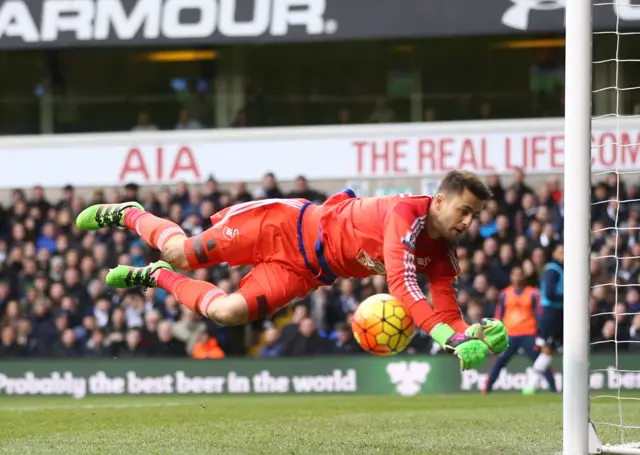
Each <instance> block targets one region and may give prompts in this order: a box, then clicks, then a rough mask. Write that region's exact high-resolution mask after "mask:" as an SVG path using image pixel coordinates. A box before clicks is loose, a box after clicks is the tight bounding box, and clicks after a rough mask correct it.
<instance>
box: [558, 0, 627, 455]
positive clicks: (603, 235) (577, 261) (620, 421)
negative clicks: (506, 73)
mask: <svg viewBox="0 0 640 455" xmlns="http://www.w3.org/2000/svg"><path fill="white" fill-rule="evenodd" d="M614 18H615V19H614ZM629 18H635V24H636V25H635V28H634V26H633V21H629ZM605 23H607V24H612V23H613V24H615V25H614V26H611V27H607V29H606V30H602V29H601V27H600V26H599V28H596V29H594V28H593V24H605ZM566 25H567V31H566V36H567V44H566V71H567V73H566V98H565V99H566V104H565V106H566V113H565V134H566V137H565V150H566V160H565V187H566V192H565V202H566V204H565V219H566V225H565V321H564V327H565V346H566V349H565V350H564V369H565V375H564V384H563V390H564V403H563V426H564V428H563V452H564V453H565V454H578V453H617V454H640V393H638V390H639V389H640V368H639V365H640V314H638V313H639V312H640V302H638V292H639V291H640V287H639V286H638V272H637V270H638V267H639V265H640V238H639V235H640V231H639V229H640V228H639V227H638V208H639V204H640V196H639V195H638V194H636V193H635V189H634V187H636V186H637V185H638V184H639V183H640V181H639V180H640V178H639V176H640V165H639V160H638V157H639V156H640V154H639V153H638V150H640V149H639V148H638V147H640V135H639V133H640V115H639V114H640V110H638V108H639V107H640V2H637V3H636V4H635V5H634V4H633V2H632V0H566ZM585 113H589V114H590V115H586V114H585ZM592 138H594V139H593V140H592ZM595 138H600V139H599V140H596V139H595ZM588 148H590V149H591V156H592V157H595V159H592V160H591V162H587V159H586V150H587V149H588ZM605 164H606V165H605ZM588 187H589V188H588ZM591 188H593V189H594V191H590V189H591ZM588 194H591V197H590V200H589V202H588V203H587V201H585V199H586V198H587V197H588V196H587V195H588ZM583 201H584V202H583ZM586 226H589V227H590V229H589V230H587V229H585V227H586ZM587 242H588V243H589V245H585V243H587ZM586 264H588V270H587V265H586ZM586 307H588V308H586ZM637 314H638V316H636V315H637ZM582 323H585V324H588V327H590V330H585V329H584V328H583V327H582V326H581V325H580V324H582ZM589 332H590V333H589ZM634 390H635V392H634ZM585 417H587V418H585ZM587 422H588V423H587Z"/></svg>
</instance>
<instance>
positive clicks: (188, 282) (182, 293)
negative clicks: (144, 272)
mask: <svg viewBox="0 0 640 455" xmlns="http://www.w3.org/2000/svg"><path fill="white" fill-rule="evenodd" d="M157 283H158V287H160V288H162V289H164V290H166V291H168V292H170V293H171V294H172V295H173V296H174V297H175V298H176V299H178V302H180V303H181V304H182V305H184V306H186V307H187V308H189V310H191V311H192V312H194V313H196V314H199V315H200V316H204V317H205V318H208V317H209V316H208V310H209V306H211V304H212V303H213V301H214V300H215V299H217V298H218V297H220V296H223V295H227V294H225V292H224V291H223V290H222V289H220V288H219V287H218V286H216V285H215V284H211V283H207V282H206V281H198V280H193V279H191V278H188V277H186V276H182V275H180V274H179V273H176V272H172V271H171V270H167V269H160V271H159V272H158V280H157Z"/></svg>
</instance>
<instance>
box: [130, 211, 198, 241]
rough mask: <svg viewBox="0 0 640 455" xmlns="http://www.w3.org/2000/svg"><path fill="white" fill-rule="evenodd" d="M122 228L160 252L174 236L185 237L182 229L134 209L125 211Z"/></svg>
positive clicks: (171, 222)
mask: <svg viewBox="0 0 640 455" xmlns="http://www.w3.org/2000/svg"><path fill="white" fill-rule="evenodd" d="M124 226H125V227H126V228H128V229H131V230H133V231H136V232H137V233H138V235H139V236H140V237H142V238H143V239H144V240H145V241H146V242H147V243H148V244H149V245H151V246H152V247H154V248H156V249H158V250H160V251H162V250H163V248H164V246H165V245H166V244H167V241H168V240H169V239H170V238H172V237H175V236H176V235H184V236H185V237H186V234H185V233H184V231H183V230H182V228H181V227H180V226H178V225H177V224H175V223H174V222H173V221H169V220H165V219H163V218H158V217H157V216H155V215H153V214H151V213H149V212H143V211H142V210H139V209H137V208H135V207H131V208H128V209H126V211H125V213H124Z"/></svg>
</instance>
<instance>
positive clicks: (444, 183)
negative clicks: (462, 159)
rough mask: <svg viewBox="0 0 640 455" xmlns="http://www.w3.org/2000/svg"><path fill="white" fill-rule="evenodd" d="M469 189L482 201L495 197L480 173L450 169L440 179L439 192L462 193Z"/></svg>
mask: <svg viewBox="0 0 640 455" xmlns="http://www.w3.org/2000/svg"><path fill="white" fill-rule="evenodd" d="M464 190H469V191H470V192H471V193H472V194H473V195H474V196H475V197H477V198H478V199H480V200H481V201H488V200H489V199H491V198H492V197H493V193H492V192H491V190H490V189H489V187H488V186H487V185H486V184H485V183H484V182H483V181H482V180H481V179H480V177H479V176H478V174H476V173H475V172H471V171H458V170H455V171H449V172H447V173H446V174H445V176H444V177H443V178H442V180H441V181H440V186H439V187H438V192H439V193H449V194H462V193H463V192H464Z"/></svg>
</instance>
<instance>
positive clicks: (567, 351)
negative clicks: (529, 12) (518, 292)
mask: <svg viewBox="0 0 640 455" xmlns="http://www.w3.org/2000/svg"><path fill="white" fill-rule="evenodd" d="M566 18H567V19H566V32H565V33H566V44H565V52H566V57H565V71H566V73H565V87H566V88H565V164H564V201H565V204H564V220H565V221H564V223H565V224H564V243H565V255H564V257H565V259H564V263H565V277H564V302H565V303H564V321H563V325H564V337H563V338H564V342H563V357H562V362H563V367H562V370H563V375H562V381H563V385H562V391H563V409H562V422H563V429H562V432H563V436H562V446H563V454H564V455H584V454H587V453H589V432H590V429H589V293H590V271H589V258H590V250H591V242H590V236H591V230H590V226H591V222H590V219H591V216H590V212H591V199H590V195H591V155H590V150H591V91H592V89H591V61H592V58H591V49H592V45H591V40H592V1H591V0H568V1H567V2H566Z"/></svg>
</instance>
